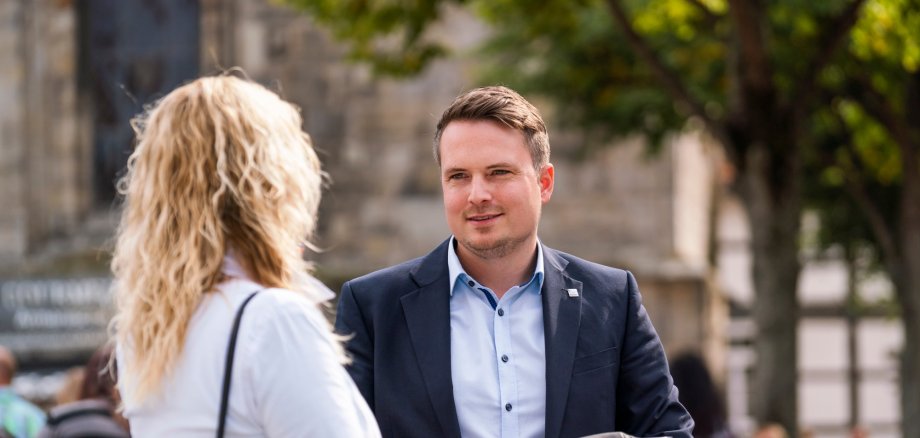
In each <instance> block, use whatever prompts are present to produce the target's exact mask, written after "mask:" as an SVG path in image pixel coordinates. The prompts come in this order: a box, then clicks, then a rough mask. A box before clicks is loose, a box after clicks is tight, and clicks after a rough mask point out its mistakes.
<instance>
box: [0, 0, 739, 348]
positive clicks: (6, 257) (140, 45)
mask: <svg viewBox="0 0 920 438" xmlns="http://www.w3.org/2000/svg"><path fill="white" fill-rule="evenodd" d="M0 23H2V25H0V41H2V43H0V59H2V60H3V62H2V64H3V67H2V69H0V97H2V98H3V101H4V102H6V103H7V104H5V105H4V106H3V108H2V109H0V126H2V131H0V132H2V133H0V141H2V145H3V146H2V149H0V168H2V172H0V204H2V205H3V208H2V209H0V264H2V268H0V276H2V277H0V283H2V285H0V288H3V291H4V292H3V293H4V294H5V295H4V296H7V295H9V296H11V297H12V296H14V295H15V297H16V298H15V299H14V298H9V299H8V300H7V301H8V304H9V306H7V308H5V309H4V310H0V311H5V312H7V313H8V314H10V315H11V316H13V317H15V316H16V314H22V312H24V310H22V309H23V308H24V307H27V306H25V304H24V303H27V302H28V303H31V305H33V306H34V308H33V309H32V313H33V314H36V313H41V312H44V313H42V315H43V318H44V319H40V318H39V320H38V321H39V322H41V321H44V322H45V323H47V324H46V325H47V326H48V327H45V328H47V329H48V333H59V332H60V330H68V331H70V332H74V331H79V329H86V331H87V332H94V333H97V332H98V331H99V327H100V326H101V325H100V323H101V322H103V321H102V320H103V319H104V318H101V317H99V318H96V317H97V316H99V315H98V314H93V317H87V316H85V315H84V316H82V317H81V316H77V315H75V314H73V315H72V314H70V313H68V312H70V310H68V309H71V310H72V308H69V307H67V306H68V305H69V304H68V303H63V302H60V301H61V300H58V301H54V300H53V299H52V298H51V297H52V296H54V292H53V290H58V291H73V290H78V289H80V288H82V289H86V287H85V286H80V285H81V284H84V283H85V281H86V279H87V278H90V279H93V281H97V283H98V284H99V285H104V284H105V279H106V277H107V265H106V263H107V247H106V245H107V244H108V243H110V239H111V236H112V234H113V232H114V227H115V222H116V219H117V201H116V197H115V195H114V193H113V190H112V187H113V184H114V179H115V178H116V176H117V175H118V172H119V171H120V167H121V166H123V163H124V161H125V160H126V158H127V154H128V153H129V152H130V148H131V139H130V127H129V126H128V120H129V119H130V117H131V116H132V115H133V114H136V113H137V112H139V111H141V110H142V108H143V105H144V104H147V103H149V102H151V101H152V100H153V99H155V98H156V97H158V96H162V95H163V94H165V92H168V91H169V90H170V89H172V88H174V87H175V86H176V85H179V84H181V83H182V82H183V81H185V80H188V79H191V78H194V77H196V76H198V75H200V74H211V73H216V72H219V71H221V70H223V69H226V68H230V67H236V66H239V67H242V69H243V70H245V72H246V74H248V75H249V76H250V77H251V78H252V79H254V80H256V81H258V82H261V83H263V84H265V85H267V86H269V87H270V88H273V89H275V90H277V91H279V92H280V94H282V95H283V96H284V97H285V98H287V99H289V100H291V101H293V102H296V103H297V104H298V105H300V106H301V108H302V113H303V116H304V121H305V122H304V123H305V128H306V130H307V131H308V132H309V133H310V134H311V135H312V137H313V140H314V143H315V144H316V146H317V148H318V149H320V150H321V158H322V159H323V162H324V165H325V167H326V170H327V171H328V172H329V174H330V175H331V178H332V185H331V187H330V188H329V189H328V190H327V192H326V194H325V198H324V202H323V207H322V212H321V215H322V220H321V224H320V227H321V229H320V236H321V240H320V242H319V243H320V245H321V246H322V247H324V248H326V250H325V251H324V252H322V253H319V254H315V255H314V258H315V259H316V260H317V262H318V266H319V274H320V275H321V276H322V277H323V278H325V279H326V280H328V281H329V282H330V283H332V284H335V283H337V282H340V281H342V280H344V279H346V278H349V277H352V276H356V275H360V274H363V273H366V272H369V271H372V270H375V269H378V268H381V267H383V266H386V265H389V264H393V263H397V262H400V261H404V260H407V259H410V258H414V257H418V256H421V255H423V254H425V253H426V252H427V251H428V250H430V249H431V248H432V247H434V246H435V245H436V244H437V243H439V242H440V241H442V240H443V239H445V238H446V237H447V236H448V235H449V231H448V230H447V227H446V225H445V223H444V222H445V221H444V219H443V210H442V206H441V198H440V186H439V178H438V169H437V166H436V164H435V163H434V160H433V158H432V151H431V139H432V137H433V132H434V125H435V123H436V121H437V117H438V116H439V115H440V112H441V111H442V110H443V108H444V107H446V105H447V104H448V103H449V102H450V101H451V100H452V99H453V98H454V97H455V96H456V95H457V94H459V93H461V92H462V91H464V90H467V89H469V88H471V87H472V86H474V85H475V83H474V79H475V71H476V63H475V62H474V61H472V59H471V57H470V56H463V54H464V53H467V52H468V51H469V50H470V49H471V48H472V47H474V46H475V44H476V43H477V42H478V41H480V40H481V39H482V38H483V37H484V36H485V35H486V32H487V30H486V29H485V28H484V27H483V26H482V25H481V24H480V23H478V22H477V21H475V20H473V19H471V18H470V17H468V16H466V15H464V14H462V13H460V12H457V11H453V12H451V15H450V19H448V20H445V21H444V23H443V24H442V25H440V27H439V28H438V29H437V30H436V31H437V32H438V33H439V34H443V35H444V36H445V38H446V39H448V40H449V41H450V42H451V43H452V44H453V45H454V46H455V48H456V49H457V51H458V53H459V54H460V56H458V57H455V58H451V59H449V60H443V61H439V62H436V63H435V64H434V65H432V66H431V67H430V68H429V69H428V70H427V71H426V72H425V73H424V74H422V75H421V76H420V77H418V78H414V79H411V80H393V79H379V78H375V77H373V76H372V75H371V74H370V73H369V70H368V69H367V68H366V67H364V66H359V65H353V64H349V63H346V62H345V61H344V51H343V49H342V48H341V47H340V46H339V45H337V44H335V43H333V42H332V41H331V40H330V38H329V37H328V36H327V34H326V33H325V32H323V31H322V30H320V29H318V28H317V26H315V25H314V23H313V22H312V21H311V20H310V19H309V17H306V16H304V15H303V14H300V13H297V12H296V11H292V10H290V9H287V8H284V7H280V6H277V5H274V4H270V3H269V2H265V1H261V0H232V1H217V0H202V1H200V2H199V1H195V0H159V1H154V0H151V1H144V2H122V1H117V0H85V1H61V0H40V1H25V0H21V1H7V2H3V4H2V6H0ZM189 54H192V55H191V56H190V55H189ZM537 104H538V106H541V107H544V108H545V109H546V111H545V112H546V117H547V119H548V120H549V121H550V123H552V122H551V120H552V110H551V109H550V108H549V107H548V105H545V103H542V102H537ZM551 129H552V128H551ZM575 138H576V137H575V136H573V135H569V134H566V133H559V132H557V131H556V130H552V131H551V140H552V142H553V148H554V149H553V152H554V155H553V162H554V163H555V164H556V166H557V182H556V184H557V185H556V190H555V196H554V197H553V200H552V201H551V202H550V204H549V205H548V206H547V207H546V208H545V210H544V218H543V223H542V226H541V230H540V236H541V239H542V240H543V241H544V242H545V243H546V244H548V245H551V246H553V247H556V248H559V249H562V250H566V251H570V252H573V253H576V254H578V255H579V256H582V257H585V258H588V259H591V260H593V261H597V262H600V263H605V264H610V265H614V266H619V267H624V268H628V269H631V270H633V271H634V272H635V273H636V275H637V277H638V280H639V282H640V287H641V288H642V291H643V295H644V298H645V304H646V306H647V307H648V309H649V312H650V314H651V316H652V318H653V321H654V323H655V324H656V327H657V328H658V330H659V332H660V334H661V336H662V339H663V340H664V342H665V345H666V348H667V349H668V351H669V352H676V351H680V350H687V349H690V350H701V351H703V352H704V353H705V354H706V355H707V357H708V358H710V360H711V362H712V363H713V364H716V366H717V364H719V363H721V360H719V358H720V357H721V354H722V352H721V350H720V345H724V342H722V339H721V338H720V335H719V334H720V333H721V330H720V329H719V324H720V323H721V321H724V318H720V317H719V315H725V310H724V306H722V305H721V304H720V302H721V301H720V300H719V298H718V295H717V294H716V293H715V289H714V288H712V287H711V282H710V274H709V272H710V269H709V263H708V260H709V246H710V245H709V242H710V239H709V236H710V224H711V222H712V221H711V209H710V206H711V205H712V195H713V193H714V191H713V190H712V187H713V182H714V179H713V165H712V160H711V156H710V151H709V149H708V148H707V146H706V145H705V144H704V142H703V141H702V140H701V137H700V136H698V135H694V134H687V135H684V136H679V137H675V138H674V139H672V140H671V141H669V143H668V144H667V145H666V146H665V147H664V149H663V151H662V152H661V153H660V154H659V155H657V156H655V157H650V156H648V155H647V154H646V153H645V148H644V145H643V142H642V141H641V139H626V140H624V142H623V144H622V145H620V146H618V147H615V148H607V149H605V150H601V151H599V152H597V153H595V154H594V155H592V156H591V157H590V158H589V159H588V160H586V161H577V160H575V159H574V158H572V156H573V155H574V154H573V153H572V152H574V150H575V148H576V147H577V144H576V140H575ZM81 282H82V283H81ZM101 289H104V288H103V287H101V286H100V287H97V288H96V289H95V290H101ZM8 291H9V293H8ZM17 291H18V292H17ZM62 293H64V292H59V293H58V295H60V294H62ZM86 293H89V294H91V293H90V292H86ZM23 297H32V301H28V300H27V298H23ZM17 300H18V301H17ZM99 301H100V299H99V296H98V295H93V297H92V299H89V298H88V299H87V305H88V306H90V307H87V309H90V308H92V309H95V308H96V306H97V305H99ZM17 306H18V307H17ZM83 310H86V309H83ZM84 313H85V312H84ZM68 315H70V316H68ZM68 318H69V319H68ZM94 318H95V319H94ZM19 319H20V320H23V319H26V318H24V317H20V318H19ZM33 319H35V318H33ZM13 320H15V318H13ZM39 322H36V323H35V324H34V325H33V326H28V327H26V328H28V329H30V330H38V331H41V330H42V327H43V326H42V324H40V323H39ZM8 325H9V326H8V327H7V326H4V327H0V329H2V331H3V332H2V333H3V334H0V342H3V341H4V340H6V341H7V342H12V341H10V339H12V338H11V336H13V335H12V334H11V333H12V332H14V331H16V330H17V328H19V329H22V328H23V326H21V325H20V326H16V325H15V324H8ZM48 336H52V335H50V334H48V335H47V336H46V337H48ZM96 340H97V338H91V337H86V338H85V339H84V340H83V342H84V343H86V344H89V343H91V342H94V341H96ZM26 344H29V343H28V342H26V343H23V344H22V345H21V346H20V347H21V348H20V349H21V350H22V351H20V353H21V354H25V355H26V356H28V354H29V351H26V349H29V348H35V347H34V345H31V346H29V345H26ZM32 344H34V342H32ZM77 344H79V342H77V341H76V340H70V341H69V342H68V345H71V346H73V347H74V348H77V347H76V345H77ZM86 346H87V347H88V345H86ZM58 347H61V348H62V347H63V346H62V345H60V346H58ZM14 348H17V347H16V345H14ZM79 348H83V346H82V345H81V346H80V347H79ZM49 350H53V351H45V352H44V353H42V354H43V355H42V354H40V355H38V356H36V359H42V358H46V357H47V356H48V355H51V356H54V351H58V350H59V349H58V348H50V349H49ZM30 351H31V350H30Z"/></svg>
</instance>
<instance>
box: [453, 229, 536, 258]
mask: <svg viewBox="0 0 920 438" xmlns="http://www.w3.org/2000/svg"><path fill="white" fill-rule="evenodd" d="M529 237H530V235H525V236H521V237H506V238H503V239H498V240H497V241H494V242H491V243H490V244H489V245H488V246H476V245H475V244H474V243H473V242H472V241H471V240H469V239H464V240H461V241H460V244H461V245H463V247H464V248H466V249H467V251H469V252H471V253H473V254H474V255H476V256H477V257H479V258H481V259H483V260H495V259H500V258H503V257H505V256H507V255H509V254H511V253H513V252H514V251H515V250H517V249H518V248H520V247H521V245H523V244H524V243H525V242H527V240H528V238H529Z"/></svg>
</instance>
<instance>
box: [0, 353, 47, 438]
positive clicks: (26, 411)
mask: <svg viewBox="0 0 920 438" xmlns="http://www.w3.org/2000/svg"><path fill="white" fill-rule="evenodd" d="M14 375H16V358H15V357H14V356H13V352H11V351H10V350H8V349H7V348H6V347H4V346H2V345H0V437H2V436H4V433H5V434H6V435H8V436H12V437H15V438H24V437H33V436H35V434H37V433H38V431H39V430H40V429H41V428H42V426H43V425H44V424H45V413H44V412H42V410H41V409H39V408H38V407H37V406H35V405H33V404H32V403H29V402H28V401H27V400H26V399H24V398H22V397H20V396H19V395H17V394H16V393H15V392H13V388H11V387H10V384H11V383H13V376H14Z"/></svg>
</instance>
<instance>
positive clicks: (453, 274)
mask: <svg viewBox="0 0 920 438" xmlns="http://www.w3.org/2000/svg"><path fill="white" fill-rule="evenodd" d="M456 241H457V238H456V237H454V236H450V241H449V243H448V244H447V272H448V275H449V276H450V295H451V296H453V295H454V286H455V285H456V284H457V278H458V277H460V275H461V274H462V275H465V276H467V277H471V276H470V274H467V273H466V270H465V269H463V265H462V264H460V258H459V257H457V248H456V246H455V245H454V242H456ZM538 275H539V277H538V281H539V282H540V284H539V286H540V287H538V288H537V290H538V291H540V293H542V289H543V284H542V282H543V277H544V274H543V245H542V244H540V240H539V239H537V265H536V266H535V267H534V270H533V275H532V276H531V277H530V280H533V278H534V277H537V276H538ZM528 282H529V281H528ZM528 282H524V284H527V283H528Z"/></svg>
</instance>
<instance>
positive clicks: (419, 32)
mask: <svg viewBox="0 0 920 438" xmlns="http://www.w3.org/2000/svg"><path fill="white" fill-rule="evenodd" d="M286 3H289V4H291V5H292V6H294V7H297V8H300V9H302V10H304V11H307V12H308V13H309V14H310V15H311V16H312V17H313V18H314V19H316V20H317V21H319V22H321V23H323V24H325V25H326V26H328V27H329V29H330V30H331V31H332V33H333V35H334V36H335V37H336V38H338V39H341V40H347V41H349V42H350V51H349V56H350V58H351V59H353V60H356V61H363V62H368V63H370V64H371V65H372V66H373V68H374V71H375V72H376V73H378V74H385V75H390V76H409V75H413V74H417V73H418V72H420V71H421V70H422V69H423V68H424V67H425V66H426V65H428V63H430V62H431V61H432V60H434V59H437V58H439V57H442V56H444V55H446V54H447V50H446V49H445V47H444V45H443V44H440V43H438V42H436V41H432V40H431V39H428V38H425V30H426V28H428V26H429V25H431V24H432V23H434V22H436V21H437V20H438V18H439V17H440V12H441V7H442V6H441V3H442V1H440V0H286ZM443 3H455V4H462V3H464V0H444V1H443Z"/></svg>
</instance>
